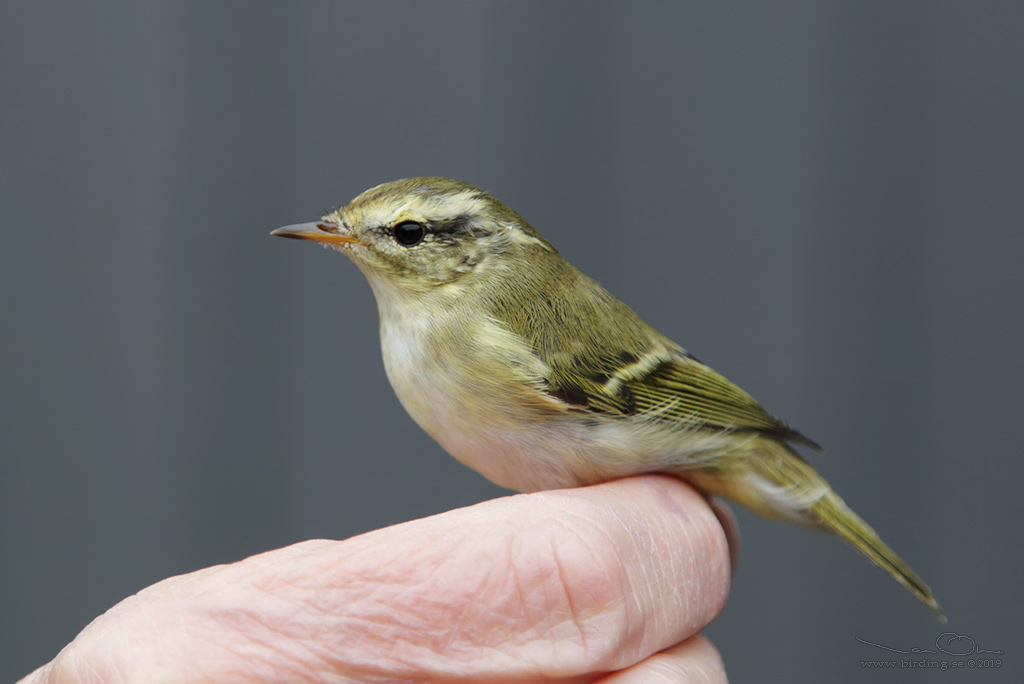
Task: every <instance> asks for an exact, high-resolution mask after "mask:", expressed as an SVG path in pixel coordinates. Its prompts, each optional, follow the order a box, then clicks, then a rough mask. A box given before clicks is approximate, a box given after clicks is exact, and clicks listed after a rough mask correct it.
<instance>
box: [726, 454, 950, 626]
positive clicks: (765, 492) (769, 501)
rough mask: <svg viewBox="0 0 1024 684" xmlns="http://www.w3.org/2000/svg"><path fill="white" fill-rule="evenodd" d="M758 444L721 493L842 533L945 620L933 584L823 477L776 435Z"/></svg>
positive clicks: (767, 511)
mask: <svg viewBox="0 0 1024 684" xmlns="http://www.w3.org/2000/svg"><path fill="white" fill-rule="evenodd" d="M759 446H760V447H761V448H760V449H758V450H757V451H759V452H760V453H758V454H753V455H751V456H752V457H750V458H748V459H744V460H746V461H747V463H746V466H747V476H746V478H744V479H745V484H743V485H740V486H738V487H737V486H735V485H733V486H730V487H728V488H727V491H719V492H718V493H721V494H723V495H725V496H727V497H729V498H732V499H735V500H736V501H738V502H739V503H741V504H743V505H745V506H747V507H748V508H750V509H751V510H753V511H754V512H755V513H758V514H760V515H763V516H765V517H768V518H776V519H783V520H790V521H793V522H801V523H804V524H809V525H810V526H812V527H817V528H819V529H824V530H827V531H829V532H832V533H833V534H836V535H838V536H839V537H841V538H843V539H844V540H846V542H847V543H849V544H850V546H852V547H853V548H855V549H857V550H858V551H860V552H861V553H862V554H864V555H865V556H867V557H868V559H869V560H870V561H871V562H872V563H874V564H875V565H877V566H878V567H880V568H881V569H882V570H885V571H886V572H887V573H889V575H891V576H892V578H893V579H895V580H896V581H897V582H899V583H900V584H902V585H903V586H905V587H906V588H907V589H909V590H910V591H911V593H913V594H914V596H916V597H917V598H918V599H920V600H921V602H922V603H924V604H925V605H926V606H928V607H929V608H930V609H931V610H932V612H933V613H935V615H936V617H938V618H939V620H940V621H942V622H945V621H946V617H945V615H943V614H942V608H941V607H940V606H939V602H938V601H936V600H935V596H934V595H933V594H932V590H931V589H929V588H928V585H927V584H925V583H924V581H923V580H922V579H921V578H920V577H918V576H917V574H916V573H914V571H913V570H911V569H910V566H908V565H907V564H906V563H904V562H903V560H902V559H901V558H900V557H899V556H897V555H896V554H895V553H894V552H893V550H892V549H890V548H889V547H888V546H886V545H885V542H883V541H882V540H881V538H879V536H878V534H877V533H876V532H875V531H874V530H873V529H871V526H870V525H868V524H867V523H866V522H864V521H863V520H861V518H860V516H858V515H857V514H856V513H854V512H853V511H852V510H851V509H850V507H849V506H847V505H846V503H845V502H844V501H843V500H842V499H841V498H839V495H837V494H836V493H835V492H833V491H832V488H831V487H830V486H829V484H828V483H827V482H826V481H825V479H824V478H823V477H821V476H820V475H818V473H817V472H815V470H814V469H813V468H811V466H809V465H808V464H807V463H806V462H804V461H803V459H801V458H800V457H799V456H797V455H796V454H795V453H793V452H792V451H790V449H789V448H788V447H786V446H785V445H784V444H781V443H779V442H776V441H774V440H772V441H771V442H768V443H767V444H765V443H762V444H761V445H759ZM730 479H731V480H733V482H735V479H733V478H730ZM709 489H712V490H713V489H714V487H710V488H709Z"/></svg>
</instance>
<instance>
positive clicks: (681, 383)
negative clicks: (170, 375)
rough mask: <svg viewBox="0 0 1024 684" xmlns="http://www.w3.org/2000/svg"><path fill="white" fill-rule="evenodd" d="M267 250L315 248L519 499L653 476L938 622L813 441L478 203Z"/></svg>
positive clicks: (424, 411)
mask: <svg viewBox="0 0 1024 684" xmlns="http://www.w3.org/2000/svg"><path fill="white" fill-rule="evenodd" d="M272 235H276V236H279V237H285V238H292V239H299V240H310V241H313V242H318V243H321V244H322V245H323V246H325V247H328V248H330V249H334V250H337V251H339V252H341V253H342V254H344V255H345V256H347V257H348V258H349V259H350V260H351V261H352V262H353V263H354V264H355V265H356V266H357V267H358V268H359V269H360V270H361V271H362V272H363V274H364V275H365V276H366V279H367V280H368V281H369V284H370V287H371V289H372V291H373V294H374V296H375V298H376V302H377V307H378V312H379V315H380V339H381V350H382V354H383V359H384V367H385V371H386V374H387V377H388V380H389V381H390V383H391V385H392V387H393V388H394V391H395V393H396V394H397V396H398V399H399V401H400V402H401V403H402V405H403V407H404V408H405V409H406V411H407V412H408V413H409V415H410V416H411V417H412V418H413V420H414V421H415V422H416V423H418V424H419V425H420V427H422V428H423V429H424V430H425V431H426V432H427V433H428V434H429V435H430V436H431V437H433V438H434V439H435V440H436V441H437V442H439V443H440V444H441V446H442V447H444V449H445V450H447V451H448V452H449V453H450V454H451V455H452V456H454V457H455V458H456V459H458V460H459V461H461V462H462V463H464V464H465V465H467V466H469V467H471V468H473V469H475V470H477V471H478V472H480V473H481V474H482V475H484V476H485V477H487V478H488V479H490V480H491V481H493V482H495V483H496V484H498V485H500V486H502V487H506V488H508V489H512V490H517V491H521V492H534V491H539V490H545V489H556V488H564V487H577V486H585V485H590V484H596V483H599V482H604V481H608V480H612V479H616V478H621V477H626V476H630V475H637V474H641V473H667V474H669V475H673V476H676V477H679V478H681V479H683V480H685V481H687V482H689V483H690V484H692V485H693V486H695V487H696V488H698V489H700V490H702V491H703V492H705V493H706V494H708V495H716V496H721V497H724V498H726V499H729V500H732V501H734V502H736V503H738V504H740V505H743V506H745V507H746V508H748V509H749V510H751V511H752V512H754V513H756V514H758V515H761V516H763V517H765V518H768V519H773V520H781V521H785V522H791V523H796V524H799V525H802V526H805V527H810V528H814V529H818V530H823V531H826V532H830V533H832V534H835V535H837V536H839V537H840V538H842V539H843V540H845V541H846V542H848V543H849V544H850V545H851V546H853V547H854V548H855V549H856V550H857V551H859V552H860V553H862V554H863V555H864V556H866V557H867V558H868V559H869V560H870V561H871V562H873V563H874V564H875V565H877V566H878V567H880V568H881V569H882V570H884V571H885V572H887V573H888V574H889V575H891V576H892V577H893V578H894V579H895V580H896V581H897V582H899V583H900V584H902V585H904V586H905V587H906V588H907V589H909V590H910V592H911V593H913V594H914V595H915V596H916V597H917V598H918V599H920V600H921V601H922V602H923V603H924V604H925V605H926V606H928V607H929V608H930V609H931V610H932V611H933V612H934V614H935V615H936V616H937V617H938V618H939V619H940V620H941V621H943V622H945V616H944V615H943V613H942V609H941V607H940V606H939V603H938V601H937V600H936V599H935V596H934V594H933V593H932V591H931V589H929V587H928V585H927V584H925V582H924V581H923V580H922V579H921V578H920V577H919V576H918V575H917V574H915V573H914V571H913V570H911V569H910V567H909V566H908V565H907V564H906V563H905V562H904V561H903V560H901V559H900V557H899V556H897V555H896V554H895V553H894V552H893V551H892V550H891V549H890V548H889V547H888V546H886V544H885V543H883V542H882V540H881V539H880V538H879V536H878V534H877V533H876V532H875V531H874V530H873V529H872V528H871V527H870V526H869V525H868V524H867V523H866V522H864V521H863V520H862V519H861V518H860V517H859V516H858V515H857V514H856V513H854V512H853V510H851V509H850V507H849V506H847V505H846V503H845V502H844V501H843V500H842V499H841V498H840V497H839V496H838V495H837V494H836V493H835V492H834V491H833V490H832V487H831V486H830V485H829V483H828V482H827V481H826V480H825V479H824V478H823V477H822V476H821V475H819V474H818V473H817V472H816V471H815V470H814V469H813V468H812V467H811V466H810V465H809V464H808V463H807V461H806V460H805V459H804V458H803V457H802V456H801V455H800V453H798V451H797V450H796V448H795V447H796V446H798V445H799V446H803V447H808V448H810V449H814V450H819V449H820V447H819V446H818V444H817V443H815V442H814V441H813V440H811V439H809V438H807V437H805V436H804V435H803V434H801V433H800V432H798V431H797V430H795V429H793V428H791V427H790V426H789V425H787V424H786V423H784V422H782V421H781V420H779V419H777V418H775V417H774V416H772V415H771V414H769V413H768V412H767V411H766V410H765V409H764V408H762V406H761V405H760V404H759V403H758V402H757V401H756V400H755V399H754V398H753V397H751V396H750V395H749V394H748V393H747V392H745V391H744V390H742V389H740V388H739V387H738V386H736V385H735V384H733V383H732V382H730V381H729V380H727V379H725V378H724V377H723V376H722V375H719V374H718V373H717V372H715V371H714V370H712V369H711V368H710V367H709V366H707V365H705V364H704V363H702V362H701V361H699V360H698V359H697V358H696V357H694V356H693V355H692V354H690V353H689V352H687V351H686V350H685V349H684V348H683V347H681V346H679V345H678V344H676V343H675V342H673V341H672V340H670V339H669V338H667V337H666V336H664V335H662V334H661V333H659V332H658V331H657V330H655V329H654V328H653V327H651V326H650V325H648V324H647V323H645V322H644V321H643V320H641V318H640V317H639V316H638V315H637V314H635V313H634V312H633V311H632V310H631V309H630V308H629V307H628V306H626V305H625V304H624V303H622V302H621V301H620V300H618V299H617V298H616V297H614V296H613V295H612V294H611V293H609V292H608V291H607V290H606V289H605V288H603V287H602V286H601V285H599V284H598V283H596V282H595V281H593V280H591V279H590V278H588V277H587V276H585V275H584V274H583V273H582V272H580V271H579V270H578V269H577V268H575V267H574V266H573V265H572V264H570V263H569V262H568V261H567V260H566V259H565V258H564V257H563V256H562V255H561V254H560V253H559V252H558V251H557V250H556V249H555V247H554V246H553V245H552V244H551V243H550V242H548V240H546V239H545V238H544V237H543V236H542V235H541V234H540V233H539V232H538V231H537V230H536V229H534V228H533V227H532V226H531V225H530V224H529V223H527V222H526V220H524V219H523V218H522V217H521V216H520V215H519V214H518V213H516V212H515V211H513V210H512V209H511V208H509V207H508V206H506V205H505V204H503V203H501V202H500V201H498V200H497V199H495V198H494V197H492V196H491V195H489V194H488V193H486V192H484V191H482V190H480V189H478V188H476V187H474V186H472V185H469V184H467V183H464V182H462V181H457V180H452V179H449V178H441V177H423V178H409V179H403V180H396V181H392V182H388V183H383V184H381V185H378V186H376V187H373V188H370V189H369V190H366V191H365V192H363V193H362V194H360V195H358V196H357V197H356V198H355V199H353V200H352V201H351V202H349V203H348V204H347V205H345V206H342V207H340V208H338V209H336V210H334V211H331V212H329V213H327V214H326V215H324V216H323V217H322V218H321V219H320V220H319V221H314V222H311V223H304V224H296V225H290V226H285V227H283V228H278V229H277V230H274V231H272Z"/></svg>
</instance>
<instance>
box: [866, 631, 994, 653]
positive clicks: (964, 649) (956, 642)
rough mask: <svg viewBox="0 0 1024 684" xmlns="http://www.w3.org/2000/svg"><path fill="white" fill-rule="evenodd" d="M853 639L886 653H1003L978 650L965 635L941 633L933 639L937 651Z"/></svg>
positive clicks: (972, 640)
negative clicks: (905, 648)
mask: <svg viewBox="0 0 1024 684" xmlns="http://www.w3.org/2000/svg"><path fill="white" fill-rule="evenodd" d="M854 638H855V639H857V641H859V642H860V643H862V644H867V645H868V646H874V647H875V648H882V649H885V650H886V651H892V652H893V653H938V652H942V653H945V654H946V655H951V656H969V655H973V654H975V653H994V654H996V655H1001V654H1002V653H1003V652H1002V651H990V650H989V649H987V648H980V647H979V646H978V643H977V642H976V641H975V640H974V639H972V638H971V637H969V636H967V635H966V634H957V633H956V632H943V633H942V634H940V635H939V636H937V637H936V638H935V648H936V649H938V650H937V651H933V650H931V649H929V648H918V647H917V646H912V647H911V648H910V649H909V650H904V649H901V648H893V647H892V646H884V645H882V644H876V643H875V642H873V641H868V640H867V639H861V638H860V637H854Z"/></svg>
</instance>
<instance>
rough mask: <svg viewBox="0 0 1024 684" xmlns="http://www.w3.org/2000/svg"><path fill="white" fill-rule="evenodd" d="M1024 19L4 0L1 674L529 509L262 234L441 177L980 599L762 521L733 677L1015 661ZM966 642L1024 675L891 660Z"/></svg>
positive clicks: (920, 6)
mask: <svg viewBox="0 0 1024 684" xmlns="http://www.w3.org/2000/svg"><path fill="white" fill-rule="evenodd" d="M1022 34H1024V5H1021V4H1020V3H1015V2H1003V3H995V2H992V3H990V2H972V3H968V2H901V3H886V2H829V3H815V2H773V3H761V2H747V3H700V4H697V3H668V2H664V3H629V4H627V3H612V2H561V3H542V2H515V3H513V2H491V3H470V2H431V3H418V2H373V3H371V2H359V3H357V2H295V3H284V2H259V3H257V2H225V1H217V2H184V1H181V2H127V1H124V2H106V3H84V2H64V3H58V2H29V1H27V0H26V1H17V0H6V1H5V2H4V3H3V4H2V5H0V74H2V83H0V89H2V90H0V94H2V106H0V144H2V148H0V172H2V185H0V192H2V195H0V219H2V224H0V231H2V242H0V302H2V318H0V325H2V328H0V359H2V378H0V557H2V562H0V630H2V634H0V679H2V680H3V681H9V680H11V679H13V678H15V677H17V676H20V675H22V674H25V673H26V672H28V671H29V670H31V669H32V668H34V667H36V666H38V665H40V664H42V663H43V662H45V661H47V660H49V659H50V658H52V657H53V656H54V655H55V654H56V653H57V651H58V650H59V649H60V648H61V647H62V646H63V645H64V644H65V643H67V642H68V641H69V640H71V639H72V638H73V637H74V636H75V634H76V633H77V632H78V631H79V630H80V629H81V628H82V627H84V626H85V625H86V624H87V623H88V622H89V621H90V620H91V619H92V618H94V617H95V616H96V615H98V614H100V613H101V612H102V611H104V610H105V609H107V608H108V607H110V606H112V605H113V604H115V603H116V602H117V601H119V600H120V599H122V598H124V597H125V596H127V595H129V594H131V593H133V592H135V591H137V590H139V589H141V588H143V587H145V586H147V585H149V584H151V583H153V582H156V581H158V580H160V579H161V578H164V577H167V576H169V575H173V574H177V573H184V572H189V571H192V570H195V569H198V568H202V567H205V566H208V565H211V564H215V563H224V562H230V561H234V560H238V559H240V558H243V557H245V556H248V555H250V554H254V553H258V552H260V551H264V550H268V549H273V548H277V547H281V546H284V545H287V544H290V543H293V542H296V541H299V540H303V539H309V538H313V537H329V538H344V537H347V536H349V535H354V534H357V533H360V532H364V531H366V530H370V529H374V528H377V527H381V526H384V525H389V524H392V523H397V522H400V521H404V520H409V519H412V518H416V517H420V516H425V515H429V514H432V513H436V512H440V511H444V510H447V509H450V508H453V507H457V506H464V505H468V504H472V503H475V502H478V501H481V500H484V499H488V498H491V497H496V496H502V495H505V494H506V493H507V492H505V491H504V490H501V489H499V488H497V487H495V486H492V485H490V484H489V483H487V482H486V481H484V480H483V479H482V478H481V477H479V476H478V475H476V474H475V473H473V472H471V471H469V470H467V469H466V468H464V467H462V466H460V465H458V464H457V463H456V462H455V461H454V460H453V459H451V458H450V457H449V456H447V455H446V454H445V453H444V452H443V451H442V450H441V449H440V447H438V446H437V445H435V444H434V443H433V442H432V441H430V439H429V438H428V437H427V436H426V435H425V434H423V433H422V432H421V431H420V430H419V429H418V428H417V427H416V426H415V425H414V424H413V423H412V421H411V420H410V419H409V418H408V417H407V416H406V415H405V413H404V411H403V410H402V408H401V407H400V406H399V404H398V402H397V400H396V399H395V397H394V395H393V394H392V391H391V388H390V387H389V385H388V383H387V381H386V379H385V377H384V373H383V370H382V366H381V362H380V352H379V348H378V341H377V314H376V309H375V306H374V303H373V299H372V296H371V293H370V290H369V288H368V286H367V285H366V283H365V282H364V280H363V277H362V275H361V274H360V273H359V272H358V271H357V270H356V269H355V268H353V267H352V266H351V265H350V264H349V263H348V262H347V260H345V259H344V258H343V257H341V256H340V255H337V254H334V253H329V252H326V251H322V250H319V249H314V248H313V247H312V246H310V245H300V244H297V243H292V242H286V241H283V240H279V239H275V238H271V237H270V236H269V235H268V233H269V231H270V230H271V229H273V228H275V227H277V226H279V225H282V224H286V223H293V222H298V221H306V220H311V219H315V218H317V217H319V216H320V215H321V214H322V213H323V212H325V211H327V210H329V209H331V208H333V207H334V206H336V205H338V204H341V203H344V202H347V201H348V200H349V199H350V198H351V197H353V196H354V195H356V194H357V193H359V192H361V191H362V190H364V189H365V188H367V187H369V186H372V185H375V184H377V183H380V182H383V181H387V180H392V179H395V178H401V177H408V176H416V175H447V176H453V177H456V178H460V179H464V180H467V181H470V182H472V183H474V184H476V185H479V186H481V187H483V188H485V189H487V190H490V191H492V192H493V193H494V194H495V195H496V196H497V197H499V198H500V199H502V200H504V201H505V202H506V203H508V204H509V205H511V206H512V207H514V208H515V209H517V210H518V211H519V212H520V213H521V214H523V215H524V216H525V217H526V218H527V219H528V220H529V221H531V222H532V223H533V224H534V225H535V226H537V227H538V228H539V229H540V230H541V231H542V232H544V234H545V235H546V236H548V237H549V238H550V239H551V240H552V242H554V243H555V245H556V246H558V247H559V248H560V249H561V251H562V252H563V253H564V254H565V255H566V256H567V257H568V258H569V259H570V260H571V261H573V262H574V263H576V265H578V266H579V267H580V268H582V270H583V271H585V272H586V273H588V274H589V275H591V276H592V277H594V278H596V279H597V280H598V281H600V282H602V283H603V284H605V285H606V286H607V287H608V288H609V289H610V290H612V291H613V292H615V293H616V294H618V295H619V296H620V297H621V298H622V299H623V300H624V301H626V302H627V303H628V304H630V305H632V306H633V307H634V308H635V309H636V310H637V311H638V312H639V313H640V314H641V315H642V316H643V317H644V318H646V319H647V320H648V321H649V322H651V323H652V324H654V325H655V326H656V327H658V328H660V329H661V330H662V331H663V332H665V333H666V334H668V335H669V336H670V337H672V338H674V339H676V340H678V341H679V342H681V343H682V344H684V345H685V346H686V347H687V348H688V349H690V350H692V351H693V352H694V353H696V354H697V355H698V356H699V357H701V358H702V359H703V360H705V361H706V362H708V363H710V364H711V365H712V366H714V367H715V368H716V369H718V370H719V371H721V372H723V373H725V374H726V375H727V376H728V377H730V378H731V379H733V380H734V381H736V382H737V383H739V384H740V385H742V386H743V387H745V388H746V389H747V390H749V391H750V392H751V393H752V394H754V395H755V396H757V397H758V398H759V399H760V400H761V401H762V402H763V403H764V404H765V405H766V406H767V407H768V408H769V409H770V410H771V411H773V412H774V413H776V414H777V415H780V416H781V417H783V418H785V419H786V420H788V421H789V422H791V423H792V424H794V425H796V426H797V427H799V428H800V429H801V430H803V431H805V432H806V433H807V434H808V435H810V436H812V437H813V438H815V439H817V440H819V441H821V442H822V443H823V444H824V445H826V447H827V449H828V453H827V454H825V455H822V456H820V457H814V459H813V463H814V464H815V465H816V466H818V467H819V468H820V470H821V471H822V472H823V473H824V474H825V475H826V476H827V477H829V478H830V479H831V480H832V482H833V484H835V486H836V488H837V490H838V491H839V492H840V493H841V494H842V495H843V496H845V497H846V499H847V501H849V502H850V503H851V504H852V505H853V506H854V507H855V508H856V509H857V510H858V511H859V512H860V513H861V514H862V515H863V516H864V517H865V518H866V519H867V520H868V521H870V522H872V523H873V524H874V525H875V526H876V527H877V528H878V529H879V531H880V532H881V534H882V535H883V536H884V538H885V539H886V540H888V541H889V542H890V543H891V544H892V545H893V547H894V548H895V549H896V550H897V551H898V552H899V553H900V554H901V555H903V556H904V557H905V558H906V559H907V560H908V561H909V562H910V563H911V565H913V566H914V568H916V569H917V570H918V571H920V572H921V574H922V575H923V576H924V577H925V578H926V579H927V580H928V581H929V582H930V584H931V585H932V587H933V588H934V589H935V591H936V592H937V594H938V596H939V598H940V600H941V601H942V603H943V605H944V606H945V608H946V609H947V612H948V614H949V616H950V623H949V625H948V626H946V627H941V626H940V625H938V624H937V623H936V622H935V621H934V620H933V619H932V617H931V616H930V615H929V614H928V612H927V611H926V610H924V609H922V607H921V606H919V605H917V603H916V602H915V601H914V600H913V599H912V598H911V597H910V596H909V595H908V594H907V593H906V591H905V590H904V589H902V588H901V587H900V586H898V585H897V584H896V583H894V582H893V581H892V580H890V579H888V578H887V577H885V576H884V575H883V574H882V573H880V572H878V571H877V570H875V569H874V568H872V567H871V566H870V565H869V564H868V563H867V562H865V561H863V560H862V559H860V558H859V557H857V556H855V554H854V553H853V552H852V551H851V550H849V549H848V548H846V547H845V546H844V545H843V544H842V543H840V542H838V541H836V540H832V539H828V538H826V537H824V536H821V535H817V534H814V533H811V532H807V531H804V530H800V529H795V528H791V527H786V526H781V525H777V524H773V523H769V522H764V521H762V520H760V519H757V518H754V517H753V516H751V515H748V514H746V513H745V512H742V511H740V512H739V513H738V515H739V518H740V523H741V528H742V532H743V549H742V563H741V565H740V567H739V571H738V574H737V576H736V578H735V581H734V584H733V589H732V595H731V598H730V601H729V603H728V605H727V607H726V609H725V612H724V613H723V614H722V616H721V617H720V618H719V620H718V621H717V622H716V623H715V624H714V625H712V626H711V628H710V629H708V633H709V635H710V636H711V638H712V639H713V640H714V642H715V643H716V644H717V646H718V647H719V649H720V650H721V652H722V654H723V657H724V659H725V662H726V666H727V668H728V671H729V673H730V675H731V678H732V680H733V681H736V682H747V681H760V682H791V681H831V682H860V681H864V682H882V681H886V682H887V681H936V682H939V681H942V682H945V681H975V682H1008V681H1014V682H1019V681H1021V680H1020V677H1021V673H1022V672H1024V645H1022V643H1021V642H1022V640H1021V636H1024V630H1022V628H1021V618H1020V611H1021V606H1022V605H1024V591H1022V589H1021V574H1022V550H1021V531H1020V526H1021V523H1022V510H1024V507H1022V504H1021V503H1020V497H1021V491H1020V482H1021V478H1022V475H1024V466H1022V460H1024V459H1022V453H1021V442H1020V437H1019V433H1020V430H1019V425H1020V421H1021V416H1022V410H1024V399H1022V393H1021V381H1022V380H1024V372H1022V371H1024V367H1022V365H1024V363H1022V353H1021V343H1022V337H1024V336H1022V333H1024V321H1022V316H1021V310H1022V295H1024V276H1022V265H1024V264H1022V262H1024V260H1022V254H1024V231H1022V227H1024V208H1022V204H1024V200H1022V197H1024V193H1022V181H1024V125H1022V122H1024V40H1022V39H1021V35H1022ZM945 630H951V631H955V632H957V633H960V634H967V635H969V636H971V637H973V638H974V639H975V640H976V641H977V642H978V644H979V645H981V646H983V647H985V648H989V649H1000V650H1003V651H1004V652H1005V654H1004V655H1003V656H1002V658H1003V659H1004V665H1003V667H1002V668H1001V669H998V670H988V671H981V672H979V671H975V670H972V671H971V672H967V673H963V672H961V673H948V672H947V673H941V674H939V673H938V672H937V671H935V670H932V671H906V670H903V671H894V670H889V671H885V672H881V671H868V670H865V669H863V668H862V666H861V665H860V662H861V661H862V660H867V659H876V658H881V657H884V656H885V653H884V652H882V651H879V650H877V649H873V648H871V647H869V646H865V645H864V644H862V643H860V642H858V641H857V639H856V637H860V638H862V639H865V640H870V641H874V642H878V643H882V644H888V645H892V646H895V647H903V648H907V649H909V648H910V647H922V648H923V647H928V646H930V645H931V644H932V643H933V641H934V639H935V638H936V637H937V636H938V635H939V634H940V633H941V632H942V631H945ZM940 655H941V654H940Z"/></svg>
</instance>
